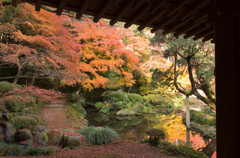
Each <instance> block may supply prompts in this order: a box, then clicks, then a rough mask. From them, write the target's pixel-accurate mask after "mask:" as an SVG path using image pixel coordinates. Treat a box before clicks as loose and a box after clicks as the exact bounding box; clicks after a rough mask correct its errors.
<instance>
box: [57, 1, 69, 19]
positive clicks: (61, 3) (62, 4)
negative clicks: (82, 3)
mask: <svg viewBox="0 0 240 158" xmlns="http://www.w3.org/2000/svg"><path fill="white" fill-rule="evenodd" d="M66 2H67V0H61V1H60V3H59V5H58V7H57V12H56V14H57V15H61V14H62V12H63V9H64V7H65V4H66Z"/></svg>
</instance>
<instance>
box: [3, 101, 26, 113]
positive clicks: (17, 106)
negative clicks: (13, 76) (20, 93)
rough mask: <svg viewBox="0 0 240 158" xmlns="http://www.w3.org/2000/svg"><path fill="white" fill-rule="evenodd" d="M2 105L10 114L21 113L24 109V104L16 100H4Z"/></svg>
mask: <svg viewBox="0 0 240 158" xmlns="http://www.w3.org/2000/svg"><path fill="white" fill-rule="evenodd" d="M4 104H5V107H6V109H8V110H9V111H10V112H22V111H23V109H24V108H25V103H24V102H21V101H18V100H6V101H5V103H4Z"/></svg>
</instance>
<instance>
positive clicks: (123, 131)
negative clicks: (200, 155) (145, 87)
mask: <svg viewBox="0 0 240 158" xmlns="http://www.w3.org/2000/svg"><path fill="white" fill-rule="evenodd" d="M86 118H87V120H88V122H89V126H102V127H104V126H109V127H111V128H113V129H115V130H116V131H117V132H118V133H119V135H120V137H121V139H125V140H136V141H140V140H143V139H144V138H147V135H146V131H147V130H148V129H150V128H161V129H163V130H164V131H165V133H166V135H167V138H166V139H167V141H169V142H171V143H176V144H181V143H185V142H186V133H187V130H186V127H185V125H184V124H183V123H182V118H181V116H180V115H178V116H177V115H175V114H172V115H162V114H145V115H142V116H116V115H106V114H102V113H99V112H98V111H97V110H96V109H93V108H90V109H87V116H86ZM190 136H191V146H192V147H193V148H194V149H195V150H197V149H199V148H206V146H207V144H210V143H211V142H212V141H211V139H209V138H203V136H201V134H200V133H198V132H195V131H190ZM212 143H213V144H214V145H213V146H211V148H215V143H214V142H212ZM207 150H212V149H207ZM214 157H215V156H214Z"/></svg>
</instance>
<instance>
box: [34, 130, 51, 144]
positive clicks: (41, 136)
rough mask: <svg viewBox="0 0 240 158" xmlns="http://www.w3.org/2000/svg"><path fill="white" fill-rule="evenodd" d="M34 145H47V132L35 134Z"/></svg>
mask: <svg viewBox="0 0 240 158" xmlns="http://www.w3.org/2000/svg"><path fill="white" fill-rule="evenodd" d="M36 143H37V144H44V145H47V143H48V135H47V132H37V134H36Z"/></svg>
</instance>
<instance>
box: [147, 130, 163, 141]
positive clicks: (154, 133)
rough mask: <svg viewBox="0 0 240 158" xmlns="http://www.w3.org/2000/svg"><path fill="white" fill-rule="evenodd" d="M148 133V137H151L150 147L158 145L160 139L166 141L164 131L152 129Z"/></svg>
mask: <svg viewBox="0 0 240 158" xmlns="http://www.w3.org/2000/svg"><path fill="white" fill-rule="evenodd" d="M146 133H147V135H149V136H150V138H149V144H150V145H158V144H159V143H160V139H164V138H165V137H166V134H165V133H164V131H163V130H162V129H158V128H151V129H149V130H147V132H146Z"/></svg>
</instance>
